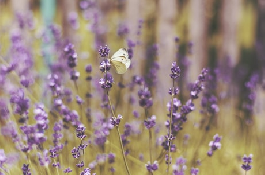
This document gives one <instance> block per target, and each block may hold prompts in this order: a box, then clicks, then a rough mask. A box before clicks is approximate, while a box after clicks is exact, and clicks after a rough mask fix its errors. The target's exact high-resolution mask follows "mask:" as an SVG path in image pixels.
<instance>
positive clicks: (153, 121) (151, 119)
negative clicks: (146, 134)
mask: <svg viewBox="0 0 265 175" xmlns="http://www.w3.org/2000/svg"><path fill="white" fill-rule="evenodd" d="M155 124H156V116H155V115H152V117H149V118H148V119H147V120H145V121H144V126H145V127H146V128H147V129H150V128H152V127H154V126H155Z"/></svg>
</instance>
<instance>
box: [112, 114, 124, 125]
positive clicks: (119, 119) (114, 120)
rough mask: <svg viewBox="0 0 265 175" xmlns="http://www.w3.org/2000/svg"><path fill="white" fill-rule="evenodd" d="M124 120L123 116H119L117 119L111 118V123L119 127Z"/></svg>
mask: <svg viewBox="0 0 265 175" xmlns="http://www.w3.org/2000/svg"><path fill="white" fill-rule="evenodd" d="M121 119H122V115H120V114H119V115H118V116H117V118H116V117H111V119H110V122H111V124H112V125H113V126H119V124H120V122H121Z"/></svg>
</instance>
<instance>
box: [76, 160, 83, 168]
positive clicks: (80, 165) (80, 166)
mask: <svg viewBox="0 0 265 175" xmlns="http://www.w3.org/2000/svg"><path fill="white" fill-rule="evenodd" d="M76 166H77V168H82V167H83V166H84V161H81V162H80V163H77V164H76Z"/></svg>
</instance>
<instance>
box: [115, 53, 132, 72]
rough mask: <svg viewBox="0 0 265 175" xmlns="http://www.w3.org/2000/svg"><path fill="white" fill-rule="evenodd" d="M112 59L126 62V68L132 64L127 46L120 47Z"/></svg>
mask: <svg viewBox="0 0 265 175" xmlns="http://www.w3.org/2000/svg"><path fill="white" fill-rule="evenodd" d="M111 61H119V62H122V63H123V64H125V66H126V69H128V68H129V67H130V65H131V60H130V59H129V54H128V52H127V50H126V49H125V48H121V49H119V50H118V51H117V52H115V53H114V55H113V56H112V57H111Z"/></svg>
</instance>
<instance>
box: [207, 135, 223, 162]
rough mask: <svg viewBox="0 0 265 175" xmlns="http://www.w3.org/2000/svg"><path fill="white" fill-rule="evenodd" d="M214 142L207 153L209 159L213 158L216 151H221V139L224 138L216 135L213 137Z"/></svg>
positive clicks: (210, 144) (211, 142)
mask: <svg viewBox="0 0 265 175" xmlns="http://www.w3.org/2000/svg"><path fill="white" fill-rule="evenodd" d="M213 139H214V140H213V141H210V143H209V146H210V150H209V151H208V152H207V155H208V156H209V157H211V156H212V155H213V152H214V151H216V150H217V149H221V143H220V141H221V139H222V137H221V136H220V137H219V136H218V134H215V135H214V137H213Z"/></svg>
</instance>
